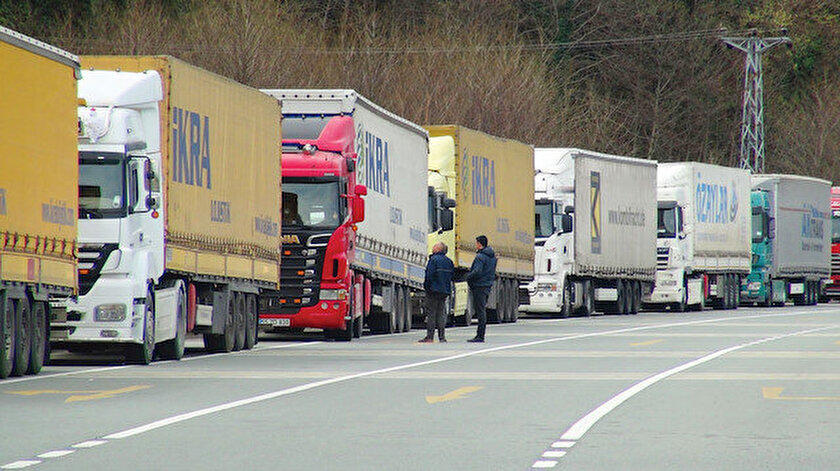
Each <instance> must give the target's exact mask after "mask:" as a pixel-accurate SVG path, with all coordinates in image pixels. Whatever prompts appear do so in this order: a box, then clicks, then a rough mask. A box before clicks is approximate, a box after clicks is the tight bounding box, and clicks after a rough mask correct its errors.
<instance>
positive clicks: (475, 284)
mask: <svg viewBox="0 0 840 471" xmlns="http://www.w3.org/2000/svg"><path fill="white" fill-rule="evenodd" d="M475 249H476V251H477V252H476V254H475V258H474V259H473V262H472V266H470V272H469V273H468V274H467V285H469V287H470V292H471V293H472V308H473V314H475V316H476V318H477V319H478V330H477V331H476V333H475V338H473V339H471V340H467V342H484V331H485V330H486V328H487V309H486V308H487V297H488V296H489V295H490V288H491V287H492V286H493V282H494V281H496V253H495V252H493V249H492V248H490V247H489V246H488V245H487V237H485V236H483V235H480V236H478V237H476V238H475Z"/></svg>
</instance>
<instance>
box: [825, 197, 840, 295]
mask: <svg viewBox="0 0 840 471" xmlns="http://www.w3.org/2000/svg"><path fill="white" fill-rule="evenodd" d="M825 296H826V297H828V298H840V186H835V187H832V188H831V282H830V283H829V284H828V285H826V287H825Z"/></svg>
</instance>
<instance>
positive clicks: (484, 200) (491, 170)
mask: <svg viewBox="0 0 840 471" xmlns="http://www.w3.org/2000/svg"><path fill="white" fill-rule="evenodd" d="M471 170H472V171H471V175H472V186H473V191H472V203H473V204H480V205H482V206H488V207H493V208H495V207H496V163H495V162H493V161H492V160H490V159H488V158H486V157H481V156H478V155H473V156H472V169H471Z"/></svg>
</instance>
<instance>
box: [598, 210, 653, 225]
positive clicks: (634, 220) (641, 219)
mask: <svg viewBox="0 0 840 471" xmlns="http://www.w3.org/2000/svg"><path fill="white" fill-rule="evenodd" d="M607 220H608V221H609V223H610V224H617V225H619V226H638V227H645V213H644V211H642V210H641V209H635V208H627V209H619V210H618V211H614V210H610V211H609V212H608V213H607Z"/></svg>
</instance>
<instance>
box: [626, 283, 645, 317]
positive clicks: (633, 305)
mask: <svg viewBox="0 0 840 471" xmlns="http://www.w3.org/2000/svg"><path fill="white" fill-rule="evenodd" d="M641 304H642V286H641V284H640V283H639V282H638V281H636V280H631V281H630V312H628V314H638V313H639V306H640V305H641Z"/></svg>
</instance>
